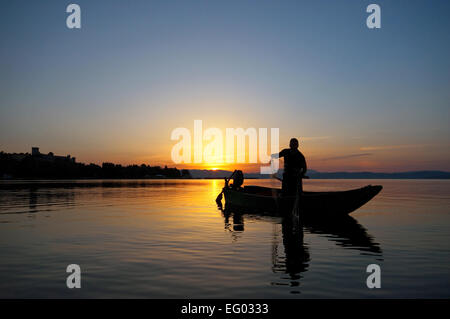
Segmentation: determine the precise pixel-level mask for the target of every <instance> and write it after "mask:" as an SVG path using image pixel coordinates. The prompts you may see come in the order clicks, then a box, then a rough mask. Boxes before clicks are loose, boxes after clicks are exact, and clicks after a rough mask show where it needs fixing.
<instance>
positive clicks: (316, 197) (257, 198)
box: [223, 185, 382, 217]
mask: <svg viewBox="0 0 450 319" xmlns="http://www.w3.org/2000/svg"><path fill="white" fill-rule="evenodd" d="M381 189H382V186H379V185H377V186H371V185H369V186H366V187H363V188H358V189H353V190H348V191H338V192H303V193H302V195H301V196H300V209H301V212H302V213H303V214H305V215H308V216H324V215H326V216H329V217H330V216H342V215H347V214H349V213H351V212H353V211H354V210H356V209H358V208H359V207H361V206H362V205H364V204H365V203H367V202H368V201H369V200H371V199H372V198H373V197H374V196H375V195H377V194H378V193H379V192H380V191H381ZM223 194H224V195H225V201H226V205H227V206H228V207H240V208H245V209H249V210H252V211H263V212H284V211H289V208H292V207H293V206H294V202H295V196H282V195H281V190H280V189H277V188H268V187H261V186H245V187H244V188H239V189H233V188H231V187H225V188H224V189H223Z"/></svg>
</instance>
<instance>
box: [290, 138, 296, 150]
mask: <svg viewBox="0 0 450 319" xmlns="http://www.w3.org/2000/svg"><path fill="white" fill-rule="evenodd" d="M289 147H290V148H291V149H293V150H295V149H297V148H298V140H297V139H296V138H295V137H294V138H291V140H290V141H289Z"/></svg>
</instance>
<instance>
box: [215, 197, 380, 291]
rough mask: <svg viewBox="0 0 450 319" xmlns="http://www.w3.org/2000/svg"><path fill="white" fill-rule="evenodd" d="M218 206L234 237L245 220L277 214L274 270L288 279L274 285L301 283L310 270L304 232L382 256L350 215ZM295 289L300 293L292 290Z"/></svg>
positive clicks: (346, 246) (274, 230) (373, 241)
mask: <svg viewBox="0 0 450 319" xmlns="http://www.w3.org/2000/svg"><path fill="white" fill-rule="evenodd" d="M217 204H218V208H219V210H220V211H221V212H222V214H223V217H224V221H225V229H227V230H229V231H230V232H232V234H233V236H235V239H237V238H238V237H237V236H236V234H238V233H240V232H243V231H244V229H245V222H244V220H252V219H258V220H261V218H262V217H268V218H271V221H273V218H275V219H276V220H277V221H276V224H274V228H273V236H272V238H273V239H272V271H273V272H274V273H280V274H282V277H281V279H283V280H286V279H287V280H288V282H289V283H286V282H285V281H284V282H272V285H290V286H291V287H296V286H299V285H300V281H301V278H302V277H303V273H305V272H307V271H308V267H309V263H310V261H311V255H310V247H309V246H308V245H307V244H306V243H305V241H304V237H305V236H304V232H305V231H306V232H307V233H310V234H318V235H320V236H322V237H324V238H327V239H328V240H330V241H332V242H334V243H335V244H337V245H338V246H341V247H345V248H351V249H355V250H358V251H360V252H361V254H371V255H374V256H378V258H377V259H379V260H382V250H381V248H380V245H379V244H378V243H377V242H375V240H374V238H373V237H372V236H371V235H369V234H368V233H367V230H366V229H365V228H364V227H363V226H362V225H360V224H359V223H358V222H357V221H356V220H355V219H354V218H353V217H350V216H348V215H346V216H343V217H341V218H339V219H334V220H331V221H324V220H318V219H311V218H309V219H304V218H303V219H302V218H298V217H294V216H293V215H292V214H286V213H279V212H278V213H255V212H254V211H253V212H251V213H248V212H246V211H244V210H241V209H238V208H236V207H227V205H225V208H223V207H222V205H221V203H220V202H218V203H217ZM280 224H281V235H282V243H283V248H282V249H280V248H279V243H280V240H279V233H280V232H279V225H280ZM292 293H300V291H296V290H293V291H292Z"/></svg>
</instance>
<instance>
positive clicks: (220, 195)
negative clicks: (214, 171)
mask: <svg viewBox="0 0 450 319" xmlns="http://www.w3.org/2000/svg"><path fill="white" fill-rule="evenodd" d="M236 171H237V170H234V172H233V174H231V175H230V177H228V178H226V177H225V185H228V181H229V180H230V179H232V178H233V176H234V174H235V173H236ZM222 194H223V188H222V191H221V192H220V194H219V195H217V197H216V202H220V201H222Z"/></svg>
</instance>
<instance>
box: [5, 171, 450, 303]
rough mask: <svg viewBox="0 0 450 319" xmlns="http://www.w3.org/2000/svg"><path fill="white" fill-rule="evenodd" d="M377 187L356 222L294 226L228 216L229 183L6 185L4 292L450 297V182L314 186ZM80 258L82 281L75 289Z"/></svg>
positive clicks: (318, 187) (326, 185) (320, 185)
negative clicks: (374, 281)
mask: <svg viewBox="0 0 450 319" xmlns="http://www.w3.org/2000/svg"><path fill="white" fill-rule="evenodd" d="M246 184H247V185H249V184H254V185H263V186H273V187H279V186H280V185H279V182H277V181H274V180H247V181H246ZM368 184H372V185H383V187H384V189H383V190H382V192H381V193H380V194H379V195H377V196H376V197H375V198H374V199H373V200H372V201H370V202H369V203H368V204H366V205H365V206H363V207H362V208H360V209H359V210H357V211H355V212H353V213H352V214H351V216H352V217H353V219H351V220H349V221H347V222H346V223H345V225H337V224H332V225H326V226H325V225H321V224H320V223H319V224H316V225H304V227H303V232H292V231H291V229H290V227H289V225H287V224H286V221H284V220H283V219H282V218H281V217H272V216H261V215H237V214H235V215H233V214H231V215H228V214H224V213H223V212H222V211H220V210H219V209H218V207H217V205H216V203H215V198H216V196H217V194H218V193H219V192H220V190H221V188H222V186H223V181H222V180H183V181H181V180H180V181H173V180H133V181H65V182H52V181H39V182H32V184H30V182H27V183H25V182H1V183H0V298H53V297H57V298H109V297H112V298H119V297H120V298H122V297H124V298H417V297H419V298H449V297H450V181H448V180H306V181H305V183H304V188H305V190H310V191H325V190H342V189H351V188H357V187H361V186H365V185H368ZM69 264H78V265H80V267H81V272H82V274H81V285H82V288H81V289H72V290H71V289H68V288H67V287H66V277H67V276H68V275H69V274H67V273H66V267H67V265H69ZM369 264H378V265H379V266H380V267H381V288H380V289H368V288H367V286H366V278H367V276H368V275H369V274H368V273H366V267H367V265H369Z"/></svg>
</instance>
